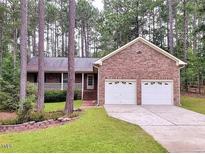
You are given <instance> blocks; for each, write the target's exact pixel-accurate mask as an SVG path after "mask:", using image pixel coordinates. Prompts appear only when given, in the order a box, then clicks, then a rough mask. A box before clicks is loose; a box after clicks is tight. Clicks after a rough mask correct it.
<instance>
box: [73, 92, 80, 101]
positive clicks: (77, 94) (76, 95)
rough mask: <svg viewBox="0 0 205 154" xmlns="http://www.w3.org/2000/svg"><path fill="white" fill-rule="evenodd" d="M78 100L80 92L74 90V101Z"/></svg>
mask: <svg viewBox="0 0 205 154" xmlns="http://www.w3.org/2000/svg"><path fill="white" fill-rule="evenodd" d="M79 99H81V91H80V90H75V92H74V100H79Z"/></svg>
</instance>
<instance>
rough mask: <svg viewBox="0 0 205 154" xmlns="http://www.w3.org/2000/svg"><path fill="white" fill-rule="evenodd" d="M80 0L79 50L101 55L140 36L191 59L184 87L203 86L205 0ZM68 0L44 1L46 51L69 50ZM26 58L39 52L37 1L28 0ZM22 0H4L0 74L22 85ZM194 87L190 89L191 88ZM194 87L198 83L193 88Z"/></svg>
mask: <svg viewBox="0 0 205 154" xmlns="http://www.w3.org/2000/svg"><path fill="white" fill-rule="evenodd" d="M103 3H104V9H103V10H101V11H99V10H98V9H97V8H95V7H94V6H93V5H92V0H78V1H77V6H76V7H77V8H76V9H77V10H76V26H75V32H76V34H75V40H76V41H75V48H76V50H75V56H76V57H102V56H104V55H106V54H108V53H110V52H112V51H114V50H115V49H117V48H119V47H120V46H122V45H124V44H126V43H128V42H129V41H131V40H133V39H135V38H136V37H138V36H142V37H144V38H146V39H147V40H149V41H151V42H153V43H154V44H156V45H157V46H159V47H161V48H163V49H164V50H166V51H167V52H169V53H171V54H173V55H174V56H176V57H178V58H180V59H181V60H184V61H185V62H187V63H188V65H187V66H186V68H184V69H182V72H181V75H182V78H181V81H182V88H183V89H184V90H188V89H189V87H190V91H193V90H194V91H195V92H197V93H200V92H204V87H203V85H204V80H205V69H204V68H205V57H204V56H205V0H103ZM67 11H68V1H67V0H46V1H45V32H44V33H45V35H44V40H45V43H44V44H45V51H44V53H45V54H44V55H45V56H48V57H65V56H67V52H68V43H67V42H68V27H69V23H68V13H67ZM27 21H28V48H27V49H28V50H27V52H28V59H29V58H30V57H31V56H37V54H38V51H37V50H38V38H39V36H38V1H37V0H29V1H28V18H27ZM19 37H20V1H19V0H0V77H1V78H2V79H3V80H5V81H8V82H10V83H11V84H13V85H19V84H18V82H19V72H20V71H19V65H20V52H19V47H20V40H19ZM191 88H192V89H191ZM193 88H194V89H193Z"/></svg>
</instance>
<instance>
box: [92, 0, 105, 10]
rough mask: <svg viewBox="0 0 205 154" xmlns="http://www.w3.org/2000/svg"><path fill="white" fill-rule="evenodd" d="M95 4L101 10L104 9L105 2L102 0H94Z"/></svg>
mask: <svg viewBox="0 0 205 154" xmlns="http://www.w3.org/2000/svg"><path fill="white" fill-rule="evenodd" d="M93 5H94V6H95V7H96V8H98V9H99V10H100V11H102V10H103V2H102V0H94V1H93Z"/></svg>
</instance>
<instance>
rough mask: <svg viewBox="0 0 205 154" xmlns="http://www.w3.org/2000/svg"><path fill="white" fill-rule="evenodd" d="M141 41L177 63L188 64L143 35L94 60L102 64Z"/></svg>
mask: <svg viewBox="0 0 205 154" xmlns="http://www.w3.org/2000/svg"><path fill="white" fill-rule="evenodd" d="M138 41H141V42H142V43H145V44H146V45H148V46H149V47H151V48H153V49H155V50H156V51H158V52H159V53H161V54H163V55H165V56H166V57H168V58H170V59H172V60H174V61H175V62H176V65H177V66H179V65H186V64H187V63H185V62H183V61H182V60H180V59H178V58H177V57H175V56H173V55H171V54H170V53H168V52H166V51H165V50H163V49H161V48H159V47H158V46H156V45H154V44H153V43H151V42H149V41H147V40H146V39H144V38H142V37H138V38H136V39H134V40H132V41H131V42H129V43H127V44H125V45H124V46H122V47H120V48H119V49H117V50H115V51H113V52H111V53H110V54H108V55H106V56H104V57H102V58H101V59H99V60H97V61H96V62H94V64H98V65H102V62H103V61H104V60H106V59H108V58H110V57H112V56H113V55H115V54H117V53H118V52H120V51H122V50H124V49H126V48H127V47H129V46H131V45H133V44H134V43H136V42H138Z"/></svg>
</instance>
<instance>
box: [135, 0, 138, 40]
mask: <svg viewBox="0 0 205 154" xmlns="http://www.w3.org/2000/svg"><path fill="white" fill-rule="evenodd" d="M136 3H137V13H136V17H135V20H136V24H135V38H137V37H139V1H137V2H136Z"/></svg>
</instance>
